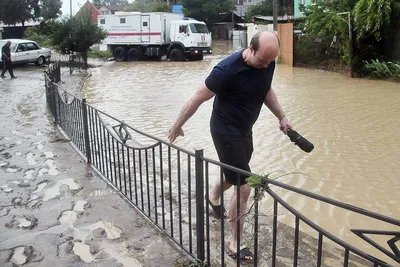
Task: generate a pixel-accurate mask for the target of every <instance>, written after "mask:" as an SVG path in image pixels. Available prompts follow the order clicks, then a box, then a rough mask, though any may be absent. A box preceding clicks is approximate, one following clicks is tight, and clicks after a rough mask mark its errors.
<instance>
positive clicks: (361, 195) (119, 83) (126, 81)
mask: <svg viewBox="0 0 400 267" xmlns="http://www.w3.org/2000/svg"><path fill="white" fill-rule="evenodd" d="M238 49H240V48H239V47H236V46H232V45H227V44H226V43H224V42H217V43H214V47H213V51H214V54H213V55H212V56H207V57H205V60H203V61H200V62H181V63H179V62H166V61H162V62H128V63H110V64H108V65H106V66H103V67H101V68H98V69H96V70H94V72H93V75H92V77H91V78H90V79H89V80H88V82H87V84H86V86H85V88H84V92H83V94H84V97H85V98H87V99H88V102H89V103H90V104H93V105H94V106H95V107H97V108H99V109H101V110H103V111H105V112H106V113H109V114H111V115H113V116H115V117H117V118H119V119H121V120H123V121H125V122H126V123H127V124H129V125H131V126H133V127H135V128H137V129H139V130H142V131H145V132H147V133H149V134H151V135H154V136H156V137H159V138H161V139H166V137H167V132H168V130H169V128H170V126H171V125H172V123H173V122H174V120H175V118H176V117H177V116H178V113H179V111H180V109H181V108H182V106H183V105H184V104H185V102H186V101H187V100H188V99H189V97H191V96H192V95H193V93H194V92H195V90H196V89H197V87H198V86H199V85H200V84H201V83H202V82H203V81H204V79H205V78H206V76H207V75H208V73H209V72H210V71H211V69H212V67H213V66H214V65H215V64H216V63H217V62H219V61H220V60H221V59H222V58H224V57H225V56H226V55H227V54H229V53H232V52H233V51H236V50H238ZM273 87H274V88H275V90H276V93H277V95H278V97H279V99H280V102H281V104H282V106H283V107H284V110H285V112H286V114H287V116H288V117H289V118H290V119H291V121H292V122H293V124H294V126H295V129H296V130H297V131H298V132H299V133H300V134H302V135H304V136H305V137H306V138H308V139H309V140H310V141H312V142H313V143H314V145H315V149H314V151H313V152H312V153H311V154H306V153H304V152H302V151H301V150H300V149H299V148H298V147H296V146H294V145H293V144H292V143H291V142H290V141H289V139H288V138H287V137H286V136H284V135H282V133H281V132H280V131H279V129H278V122H277V120H276V118H274V116H273V115H272V114H271V113H270V112H269V111H268V110H267V109H266V108H263V110H262V112H261V115H260V119H259V120H258V122H257V123H256V124H255V127H254V147H255V151H254V155H253V158H252V161H251V168H252V171H253V172H255V173H259V174H266V173H270V172H275V173H274V176H275V177H278V176H279V175H281V174H283V173H292V172H300V173H303V174H301V175H300V174H291V175H286V176H282V177H280V178H278V179H279V181H281V182H284V183H288V184H291V185H294V186H297V187H300V188H303V189H306V190H309V191H311V192H315V193H318V194H321V195H324V196H327V197H330V198H333V199H336V200H339V201H343V202H347V203H350V204H353V205H356V206H360V207H362V208H365V209H368V210H372V211H375V212H378V213H381V214H384V215H387V216H391V217H395V218H399V217H400V205H398V203H400V194H398V192H399V191H400V180H399V177H400V168H399V165H400V164H399V158H400V151H399V147H400V139H399V138H398V134H397V131H398V125H397V124H398V122H399V121H400V106H399V104H398V103H399V102H400V86H399V84H395V83H391V82H383V81H372V80H362V79H351V78H348V77H345V76H341V75H338V74H334V73H329V72H323V71H317V70H309V69H300V68H289V67H286V66H284V65H277V68H276V73H275V77H274V81H273ZM211 109H212V101H208V102H207V103H204V104H203V105H202V106H201V107H200V108H199V110H198V111H197V112H196V114H195V115H194V116H193V117H192V118H191V119H190V120H189V121H188V122H187V123H186V125H185V126H184V131H185V137H184V138H179V139H178V140H177V141H176V144H177V145H178V146H181V147H183V148H185V149H188V150H192V149H194V148H204V153H205V155H206V157H208V158H213V159H217V156H216V153H215V151H214V148H213V145H212V139H211V136H210V134H209V130H208V129H209V118H210V114H211ZM139 140H140V141H141V142H146V140H145V139H143V140H142V139H140V138H139ZM210 171H211V173H214V174H218V170H214V171H213V170H210ZM277 192H278V193H279V194H280V195H281V196H282V197H283V198H284V199H285V200H286V201H288V202H289V203H290V204H292V205H294V206H295V207H296V208H298V209H301V211H302V212H304V213H305V214H306V215H307V216H309V217H311V218H313V219H314V221H315V222H316V223H318V224H322V225H323V226H324V227H326V228H327V229H328V230H329V231H332V232H333V233H335V234H337V235H339V236H340V237H342V238H344V239H346V240H349V241H350V242H353V243H354V244H357V245H358V246H361V247H362V248H363V247H366V246H363V245H362V244H364V243H362V242H360V239H358V238H356V237H353V236H351V234H349V232H348V231H347V230H348V229H350V228H358V229H364V228H365V229H383V227H384V226H382V224H378V223H377V222H376V221H373V220H365V219H364V217H359V216H354V214H350V213H348V212H346V211H343V210H341V209H338V208H332V207H330V206H329V205H324V204H321V203H319V202H316V201H312V200H310V199H308V198H306V197H301V196H298V195H296V194H291V193H288V192H287V191H285V190H277ZM263 206H264V207H266V208H265V210H269V209H270V207H271V202H270V200H269V199H268V198H266V199H265V201H264V203H263ZM280 213H281V214H284V211H280ZM280 219H281V220H285V216H284V215H283V216H281V217H280ZM286 223H288V224H293V222H292V221H287V222H286ZM338 226H343V227H338ZM385 229H390V228H385ZM392 230H393V229H392ZM395 230H398V229H395Z"/></svg>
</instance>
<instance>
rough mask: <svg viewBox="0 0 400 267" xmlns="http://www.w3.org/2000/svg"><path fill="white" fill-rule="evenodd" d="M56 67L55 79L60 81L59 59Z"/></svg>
mask: <svg viewBox="0 0 400 267" xmlns="http://www.w3.org/2000/svg"><path fill="white" fill-rule="evenodd" d="M56 64H57V68H56V79H57V81H56V82H57V83H59V82H61V67H60V61H58V62H57V63H56Z"/></svg>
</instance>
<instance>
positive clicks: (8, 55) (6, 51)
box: [1, 41, 17, 79]
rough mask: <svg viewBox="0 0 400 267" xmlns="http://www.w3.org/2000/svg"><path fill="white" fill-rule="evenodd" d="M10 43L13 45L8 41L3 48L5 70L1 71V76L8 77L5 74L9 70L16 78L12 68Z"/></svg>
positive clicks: (12, 76) (2, 59)
mask: <svg viewBox="0 0 400 267" xmlns="http://www.w3.org/2000/svg"><path fill="white" fill-rule="evenodd" d="M10 45H11V42H10V41H7V42H6V44H5V45H3V48H2V49H1V61H3V71H2V72H1V78H5V77H6V76H4V74H5V73H6V71H7V70H8V72H9V73H10V75H11V78H12V79H15V78H17V77H15V76H14V72H13V69H12V62H11V52H10Z"/></svg>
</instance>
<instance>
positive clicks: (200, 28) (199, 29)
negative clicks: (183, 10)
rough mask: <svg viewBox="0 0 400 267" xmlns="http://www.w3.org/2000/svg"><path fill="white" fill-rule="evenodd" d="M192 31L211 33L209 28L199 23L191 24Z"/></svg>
mask: <svg viewBox="0 0 400 267" xmlns="http://www.w3.org/2000/svg"><path fill="white" fill-rule="evenodd" d="M190 30H191V31H192V33H209V31H208V28H207V26H206V25H204V24H199V23H191V24H190Z"/></svg>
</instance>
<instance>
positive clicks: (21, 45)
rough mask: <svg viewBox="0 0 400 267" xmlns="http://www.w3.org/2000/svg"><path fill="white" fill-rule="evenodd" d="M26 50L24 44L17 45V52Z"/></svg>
mask: <svg viewBox="0 0 400 267" xmlns="http://www.w3.org/2000/svg"><path fill="white" fill-rule="evenodd" d="M27 50H28V49H27V47H26V44H19V45H18V49H17V52H23V51H27Z"/></svg>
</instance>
